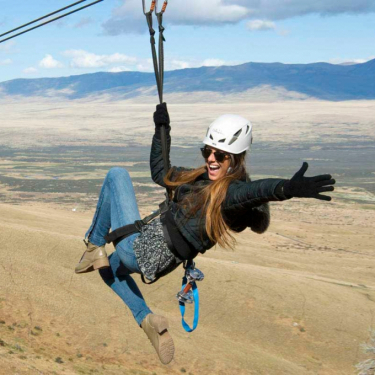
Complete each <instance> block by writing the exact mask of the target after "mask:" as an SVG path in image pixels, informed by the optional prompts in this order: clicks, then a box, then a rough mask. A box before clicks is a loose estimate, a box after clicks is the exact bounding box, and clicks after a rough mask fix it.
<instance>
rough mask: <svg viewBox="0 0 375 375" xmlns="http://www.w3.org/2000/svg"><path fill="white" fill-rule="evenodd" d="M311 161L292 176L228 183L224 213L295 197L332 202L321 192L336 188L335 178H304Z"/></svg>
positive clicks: (323, 176) (326, 175) (322, 176)
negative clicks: (288, 177) (288, 178)
mask: <svg viewBox="0 0 375 375" xmlns="http://www.w3.org/2000/svg"><path fill="white" fill-rule="evenodd" d="M307 168H308V164H307V163H306V162H305V163H303V165H302V167H301V169H300V170H299V171H298V172H297V173H296V174H295V175H294V176H293V177H292V178H291V179H290V180H284V179H273V178H267V179H264V180H257V181H253V182H246V183H245V182H241V181H238V182H234V183H232V184H231V185H230V186H229V189H228V193H227V196H226V199H225V202H224V205H223V209H224V212H225V213H230V212H232V213H233V212H237V213H240V212H242V213H243V212H245V211H246V210H249V209H251V208H253V207H257V206H259V205H260V204H262V203H266V202H270V201H282V200H286V199H290V198H294V197H298V198H315V199H321V200H326V201H330V200H331V197H329V196H327V195H322V194H321V193H324V192H328V191H333V190H334V187H333V185H334V184H335V183H336V181H335V180H334V179H333V178H332V176H331V175H329V174H324V175H319V176H314V177H305V176H304V174H305V172H306V170H307Z"/></svg>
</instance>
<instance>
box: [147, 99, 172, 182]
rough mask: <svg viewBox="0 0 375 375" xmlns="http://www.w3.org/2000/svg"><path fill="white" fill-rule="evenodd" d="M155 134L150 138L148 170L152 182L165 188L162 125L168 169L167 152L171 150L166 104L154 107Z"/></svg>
mask: <svg viewBox="0 0 375 375" xmlns="http://www.w3.org/2000/svg"><path fill="white" fill-rule="evenodd" d="M154 123H155V134H154V136H153V138H152V145H151V152H150V169H151V177H152V180H153V181H154V182H155V183H157V184H158V185H160V186H163V187H166V186H165V183H164V181H163V178H164V163H163V154H162V144H161V127H162V126H163V125H164V126H165V130H166V134H167V145H168V147H167V149H168V166H169V167H170V160H169V152H170V149H171V136H170V131H171V127H170V120H169V114H168V110H167V104H166V103H162V104H158V105H157V106H156V112H155V113H154Z"/></svg>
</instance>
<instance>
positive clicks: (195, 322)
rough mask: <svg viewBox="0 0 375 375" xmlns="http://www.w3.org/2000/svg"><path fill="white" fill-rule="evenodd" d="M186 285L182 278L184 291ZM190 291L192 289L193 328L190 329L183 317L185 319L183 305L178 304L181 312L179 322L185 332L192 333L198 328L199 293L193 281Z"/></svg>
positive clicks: (181, 303)
mask: <svg viewBox="0 0 375 375" xmlns="http://www.w3.org/2000/svg"><path fill="white" fill-rule="evenodd" d="M186 283H187V279H186V277H185V276H184V277H183V278H182V289H181V290H184V288H185V286H186ZM192 289H193V296H194V320H193V327H192V328H190V326H189V324H187V323H186V321H185V319H184V317H185V303H183V302H179V305H180V312H181V322H182V327H184V330H185V331H186V332H193V331H194V330H195V329H196V328H197V326H198V321H199V293H198V287H197V284H196V282H195V281H194V282H193V283H192Z"/></svg>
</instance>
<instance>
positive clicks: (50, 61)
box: [39, 55, 63, 69]
mask: <svg viewBox="0 0 375 375" xmlns="http://www.w3.org/2000/svg"><path fill="white" fill-rule="evenodd" d="M39 66H40V67H41V68H45V69H55V68H62V67H63V64H62V63H61V62H60V61H57V60H55V59H54V58H53V56H52V55H46V56H45V57H44V59H43V60H41V61H40V62H39Z"/></svg>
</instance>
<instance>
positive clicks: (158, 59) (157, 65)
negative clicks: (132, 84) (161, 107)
mask: <svg viewBox="0 0 375 375" xmlns="http://www.w3.org/2000/svg"><path fill="white" fill-rule="evenodd" d="M156 4H157V2H154V1H152V3H151V8H150V10H149V11H148V12H146V7H145V1H144V0H143V12H144V14H145V16H146V20H147V25H148V30H149V32H150V44H151V53H152V61H153V65H154V72H155V79H156V86H157V89H158V95H159V101H160V104H161V103H163V87H164V42H165V38H164V30H165V28H164V26H163V14H164V12H165V9H166V7H167V4H168V0H165V1H164V3H163V7H162V9H161V10H160V12H157V10H156V11H155V12H156V18H157V21H158V26H159V50H158V55H157V53H156V47H155V30H154V29H153V26H152V13H153V11H154V10H155V9H156V6H157V5H156ZM160 130H161V132H160V135H161V150H162V157H163V165H164V176H166V174H167V173H168V171H169V168H170V165H169V158H168V144H167V133H166V130H165V126H164V125H162V127H161V129H160ZM170 198H171V189H169V188H167V199H170Z"/></svg>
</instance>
